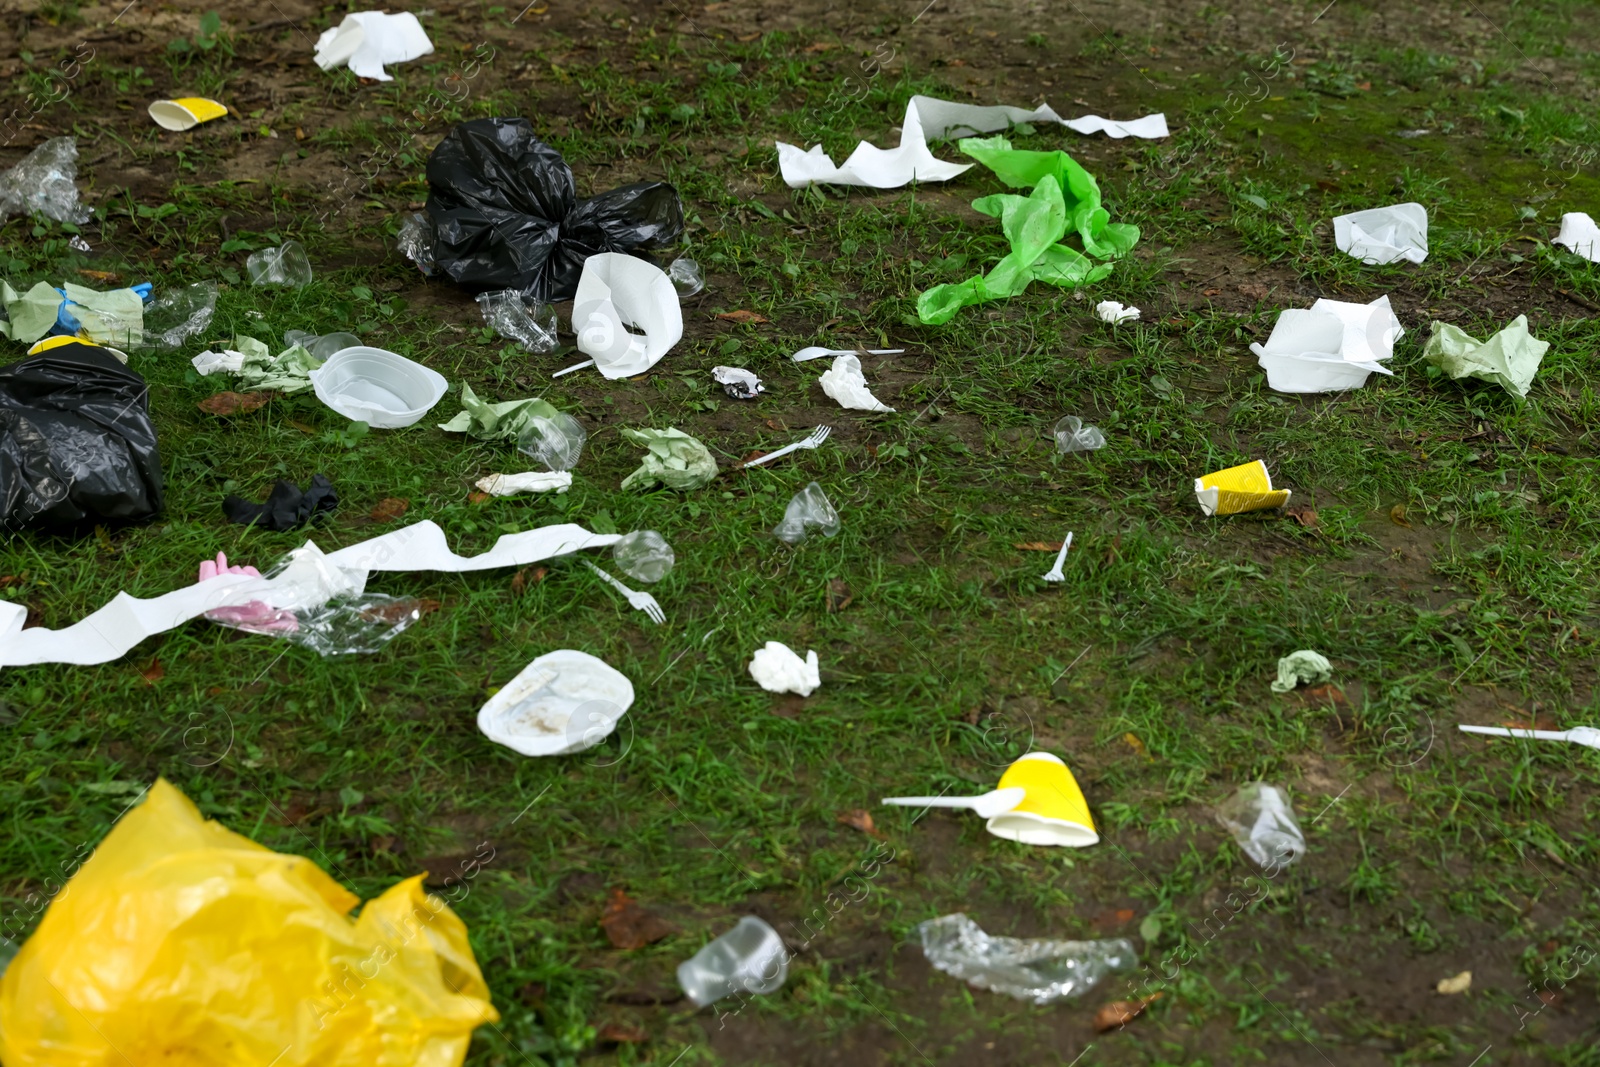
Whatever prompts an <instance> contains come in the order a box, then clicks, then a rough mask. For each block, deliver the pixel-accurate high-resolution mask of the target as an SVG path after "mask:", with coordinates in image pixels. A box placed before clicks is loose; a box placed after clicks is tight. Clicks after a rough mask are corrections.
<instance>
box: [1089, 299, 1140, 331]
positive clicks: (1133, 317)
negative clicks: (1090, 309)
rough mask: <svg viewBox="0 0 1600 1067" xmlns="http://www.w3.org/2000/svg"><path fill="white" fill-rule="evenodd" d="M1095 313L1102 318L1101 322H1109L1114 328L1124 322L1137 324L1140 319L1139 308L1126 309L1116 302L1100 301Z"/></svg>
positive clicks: (1095, 307)
mask: <svg viewBox="0 0 1600 1067" xmlns="http://www.w3.org/2000/svg"><path fill="white" fill-rule="evenodd" d="M1094 313H1095V314H1096V315H1098V316H1100V321H1101V322H1109V323H1111V325H1113V326H1115V325H1117V324H1118V323H1123V322H1137V321H1138V319H1139V309H1138V308H1136V307H1124V306H1123V305H1122V304H1119V303H1117V302H1116V301H1115V300H1102V301H1100V303H1098V304H1096V305H1095V306H1094Z"/></svg>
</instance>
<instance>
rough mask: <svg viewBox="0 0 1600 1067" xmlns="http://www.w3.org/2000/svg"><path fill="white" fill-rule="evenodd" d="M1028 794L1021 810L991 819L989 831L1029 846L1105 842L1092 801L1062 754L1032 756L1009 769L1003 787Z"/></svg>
mask: <svg viewBox="0 0 1600 1067" xmlns="http://www.w3.org/2000/svg"><path fill="white" fill-rule="evenodd" d="M1015 786H1021V787H1022V788H1023V789H1024V790H1025V795H1024V796H1023V798H1022V801H1021V802H1020V803H1018V804H1017V806H1016V807H1014V808H1011V809H1009V810H1007V811H1004V812H1001V813H1000V814H998V815H995V816H992V817H991V818H990V819H989V821H988V823H987V829H988V831H989V832H990V833H991V834H993V835H994V836H996V837H1003V838H1005V839H1006V840H1007V841H1020V842H1022V843H1023V844H1025V845H1057V846H1061V847H1064V848H1087V847H1088V846H1090V845H1093V844H1095V843H1097V842H1098V841H1099V840H1100V834H1099V832H1098V831H1096V830H1095V828H1094V819H1093V818H1091V817H1090V815H1089V802H1088V801H1087V800H1085V799H1084V797H1083V790H1082V789H1080V788H1078V780H1077V779H1076V778H1074V777H1073V776H1072V772H1071V771H1069V770H1068V769H1067V765H1066V764H1065V763H1063V762H1062V761H1061V759H1060V757H1058V756H1053V755H1051V754H1050V753H1048V752H1030V753H1028V754H1027V755H1025V756H1023V757H1022V758H1021V759H1018V760H1017V761H1015V762H1014V763H1012V764H1011V766H1009V767H1007V768H1006V770H1005V773H1004V774H1002V775H1001V776H1000V784H999V785H998V786H997V787H996V788H998V789H1010V788H1013V787H1015Z"/></svg>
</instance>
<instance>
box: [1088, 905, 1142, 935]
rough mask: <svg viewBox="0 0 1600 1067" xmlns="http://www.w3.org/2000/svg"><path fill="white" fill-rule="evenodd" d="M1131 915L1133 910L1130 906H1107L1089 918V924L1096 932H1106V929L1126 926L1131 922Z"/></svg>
mask: <svg viewBox="0 0 1600 1067" xmlns="http://www.w3.org/2000/svg"><path fill="white" fill-rule="evenodd" d="M1133 916H1134V911H1133V909H1132V908H1107V909H1106V910H1105V911H1102V912H1101V913H1100V914H1099V915H1096V916H1095V917H1094V918H1093V919H1091V920H1089V925H1090V926H1091V927H1093V928H1094V930H1095V931H1096V932H1098V933H1106V932H1107V931H1110V930H1120V929H1121V928H1122V927H1124V926H1127V925H1128V924H1129V923H1131V922H1133Z"/></svg>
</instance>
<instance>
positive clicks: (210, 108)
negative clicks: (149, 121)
mask: <svg viewBox="0 0 1600 1067" xmlns="http://www.w3.org/2000/svg"><path fill="white" fill-rule="evenodd" d="M227 113H228V108H227V105H226V104H221V103H218V102H217V101H215V100H209V99H207V98H206V97H203V96H184V97H180V98H179V99H177V100H157V101H156V102H155V103H153V104H151V105H150V117H151V118H153V119H155V120H156V125H157V126H160V127H161V128H162V129H163V130H171V131H173V132H174V133H182V132H183V131H184V130H192V129H194V128H195V127H196V126H198V125H200V124H201V123H202V122H210V121H211V120H212V119H220V118H221V117H222V116H224V115H226V114H227Z"/></svg>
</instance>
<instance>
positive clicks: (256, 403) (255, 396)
mask: <svg viewBox="0 0 1600 1067" xmlns="http://www.w3.org/2000/svg"><path fill="white" fill-rule="evenodd" d="M277 395H278V394H277V393H274V392H271V391H270V390H268V391H264V392H260V393H218V394H216V395H215V396H208V397H206V398H205V399H204V400H202V401H200V410H201V411H204V412H205V413H206V414H208V415H244V414H247V413H249V412H252V411H257V410H259V409H261V408H264V407H266V406H267V401H269V400H271V399H272V398H273V397H275V396H277Z"/></svg>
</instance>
